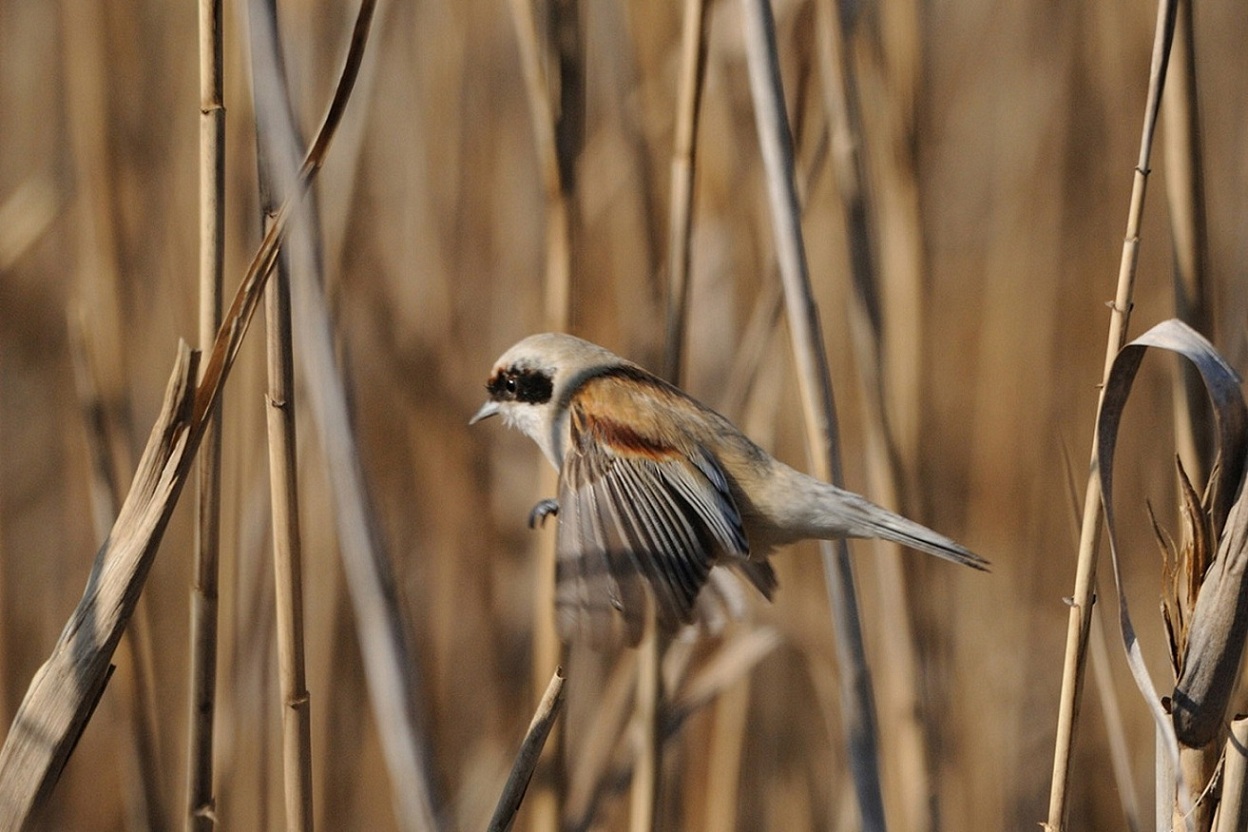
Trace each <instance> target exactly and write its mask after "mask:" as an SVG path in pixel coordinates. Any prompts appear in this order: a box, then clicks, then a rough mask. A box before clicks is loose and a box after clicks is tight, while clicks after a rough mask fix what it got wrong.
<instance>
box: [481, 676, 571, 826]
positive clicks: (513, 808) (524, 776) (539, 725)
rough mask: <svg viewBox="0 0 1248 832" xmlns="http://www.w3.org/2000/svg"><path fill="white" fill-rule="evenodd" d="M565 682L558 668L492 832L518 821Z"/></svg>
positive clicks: (535, 716)
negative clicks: (517, 818)
mask: <svg viewBox="0 0 1248 832" xmlns="http://www.w3.org/2000/svg"><path fill="white" fill-rule="evenodd" d="M563 680H564V676H563V668H562V667H557V668H555V672H554V674H553V675H552V676H551V677H550V683H549V684H548V685H547V686H546V692H545V693H544V694H542V700H541V702H539V703H538V706H537V711H536V713H534V714H533V721H532V722H530V723H529V730H528V732H527V733H526V734H525V736H524V742H523V743H521V745H520V751H519V753H518V754H516V761H515V763H514V764H513V765H512V769H511V774H510V775H509V776H508V778H507V783H506V785H505V786H504V787H503V794H502V796H501V797H500V798H499V800H498V806H497V807H496V808H495V809H494V816H493V817H492V818H491V819H490V825H489V827H487V828H488V829H489V832H507V830H509V829H511V826H512V824H513V823H514V822H515V820H516V812H518V811H519V810H520V803H521V801H523V800H524V793H525V791H526V790H527V789H528V787H529V781H530V780H532V779H533V771H534V769H536V768H537V763H538V760H539V759H540V758H541V756H542V747H543V746H545V745H546V738H547V737H548V736H550V729H551V728H553V727H554V724H555V718H556V717H558V716H559V709H560V707H561V706H562V705H563Z"/></svg>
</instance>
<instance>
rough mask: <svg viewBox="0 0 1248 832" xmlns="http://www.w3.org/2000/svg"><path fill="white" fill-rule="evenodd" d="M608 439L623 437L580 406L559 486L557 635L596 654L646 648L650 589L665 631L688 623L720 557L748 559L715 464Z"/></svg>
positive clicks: (647, 444)
mask: <svg viewBox="0 0 1248 832" xmlns="http://www.w3.org/2000/svg"><path fill="white" fill-rule="evenodd" d="M611 430H615V431H616V433H615V434H614V435H615V436H617V437H618V435H619V429H618V428H614V427H613V426H610V425H604V424H602V420H601V419H599V420H595V419H594V418H593V417H592V415H591V414H590V413H588V412H587V411H586V409H585V408H584V407H582V406H581V405H579V404H574V405H573V408H572V442H571V443H570V448H569V451H568V453H567V454H566V455H565V457H564V461H563V469H562V471H561V472H560V477H559V528H558V535H557V542H556V549H557V553H558V573H557V586H556V605H557V608H558V612H559V615H558V620H559V624H560V630H561V632H562V634H563V636H564V637H565V638H572V637H578V638H582V639H587V640H589V641H590V642H591V643H592V644H595V645H597V646H608V645H611V644H616V643H619V642H620V641H626V642H628V643H630V644H635V643H636V642H637V641H638V640H639V639H640V637H641V632H642V628H643V626H644V621H645V618H644V613H645V609H646V607H645V595H646V588H647V587H648V588H649V590H650V597H651V598H653V600H654V602H655V605H656V611H657V613H658V617H659V623H660V625H661V626H662V627H663V628H664V629H666V630H669V631H671V630H675V629H677V628H678V627H679V626H680V625H682V624H687V623H689V622H690V621H691V620H692V619H693V612H694V608H695V603H696V602H697V599H698V593H699V592H700V591H701V589H702V587H703V586H704V585H705V584H706V583H707V579H708V575H709V573H710V570H711V568H712V567H713V566H714V565H715V563H716V561H717V560H719V558H720V557H721V555H729V556H736V558H733V559H734V560H736V559H737V558H744V557H745V556H746V555H747V554H748V552H749V544H748V542H747V541H746V538H745V532H744V530H743V529H742V523H741V516H740V513H739V511H738V510H737V506H736V503H735V502H734V500H733V498H732V493H731V491H730V490H729V487H728V480H727V477H725V476H724V473H723V471H722V470H721V469H720V467H719V465H718V463H717V462H716V461H715V459H714V458H713V457H711V456H710V455H709V454H707V453H705V452H704V451H702V450H700V449H697V448H694V449H692V450H690V449H682V450H680V451H677V450H676V449H674V448H668V447H665V446H663V445H662V444H661V443H658V442H657V441H652V440H648V439H644V438H641V437H636V436H631V437H630V440H632V441H631V442H620V441H616V442H611V443H608V442H605V441H603V437H604V435H610V434H609V433H608V432H609V431H611ZM767 571H768V573H769V574H770V570H767ZM755 582H756V583H757V581H755Z"/></svg>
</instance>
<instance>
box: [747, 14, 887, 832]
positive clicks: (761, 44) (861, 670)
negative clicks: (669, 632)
mask: <svg viewBox="0 0 1248 832" xmlns="http://www.w3.org/2000/svg"><path fill="white" fill-rule="evenodd" d="M742 8H743V11H744V16H743V23H744V27H745V49H746V64H747V67H748V69H749V75H750V90H751V98H752V100H753V103H754V116H755V121H756V124H757V128H758V134H759V145H760V147H761V150H762V156H763V164H764V167H765V169H766V174H767V192H768V197H769V201H770V205H771V216H772V225H773V228H774V236H775V246H776V256H777V260H778V262H779V266H780V277H781V280H782V282H783V283H784V287H785V303H786V307H787V310H788V321H789V332H790V336H791V339H792V346H793V354H794V360H795V363H796V366H797V375H798V383H799V387H800V391H801V395H802V404H803V410H804V412H805V415H806V437H807V447H808V450H809V453H810V457H811V462H812V466H813V471H814V474H815V476H817V477H819V478H820V479H823V480H825V481H830V482H832V483H833V484H835V485H840V484H841V482H842V476H841V462H840V451H839V447H838V439H837V423H836V404H835V400H834V397H833V392H832V383H831V379H830V377H829V373H828V361H827V354H826V352H825V351H824V344H823V335H822V332H821V329H820V325H819V313H818V308H817V307H816V305H815V301H814V297H813V295H812V293H811V287H810V273H809V269H808V268H807V264H806V251H805V246H804V244H803V241H802V229H801V215H800V210H799V207H798V198H797V190H796V187H795V184H794V178H793V144H792V137H791V134H790V132H789V123H788V118H787V115H786V113H785V105H784V94H783V88H782V85H781V80H780V65H779V58H778V55H777V51H776V37H775V22H774V20H773V19H772V16H771V6H770V3H769V2H768V0H742ZM821 548H822V551H823V558H824V574H825V578H826V580H827V583H828V594H829V596H830V599H829V600H830V606H831V612H832V615H833V616H834V618H835V626H834V627H833V637H834V639H835V641H836V650H837V659H838V663H839V666H840V670H841V676H840V678H841V680H842V682H841V716H842V719H843V721H844V725H845V732H846V736H847V737H848V745H849V748H848V753H849V764H850V768H851V771H852V774H853V780H854V787H855V793H856V797H857V800H858V809H859V817H860V819H861V823H862V828H863V829H866V830H882V829H884V804H883V797H882V794H881V788H880V776H879V760H878V751H877V749H878V742H877V737H876V720H875V704H874V702H873V698H872V692H871V677H870V670H869V668H868V666H867V661H866V649H865V645H864V644H863V639H862V625H861V621H860V618H859V614H858V601H857V597H856V595H855V590H854V583H853V567H852V564H851V563H850V560H849V547H848V546H847V545H846V543H845V541H844V540H840V541H836V542H835V543H828V542H824V543H823V544H822V547H821Z"/></svg>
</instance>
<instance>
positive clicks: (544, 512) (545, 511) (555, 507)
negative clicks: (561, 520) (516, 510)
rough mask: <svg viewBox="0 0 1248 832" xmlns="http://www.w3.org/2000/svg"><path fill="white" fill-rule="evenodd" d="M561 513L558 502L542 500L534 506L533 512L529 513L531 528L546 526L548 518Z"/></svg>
mask: <svg viewBox="0 0 1248 832" xmlns="http://www.w3.org/2000/svg"><path fill="white" fill-rule="evenodd" d="M558 513H559V501H558V500H542V501H541V502H540V503H538V504H537V505H535V506H533V510H532V511H530V512H529V528H530V529H536V528H537V527H538V526H544V525H545V524H546V518H547V517H549V516H550V515H552V514H558Z"/></svg>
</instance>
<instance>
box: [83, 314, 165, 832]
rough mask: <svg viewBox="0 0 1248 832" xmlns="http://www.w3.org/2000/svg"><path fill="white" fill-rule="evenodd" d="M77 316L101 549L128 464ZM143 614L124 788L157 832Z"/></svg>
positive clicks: (130, 696) (134, 631)
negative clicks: (130, 761)
mask: <svg viewBox="0 0 1248 832" xmlns="http://www.w3.org/2000/svg"><path fill="white" fill-rule="evenodd" d="M79 312H80V314H77V315H71V316H70V320H69V326H68V332H69V351H70V356H71V359H72V363H73V367H74V386H75V388H76V389H77V393H78V402H79V406H80V409H81V411H82V421H83V427H84V428H85V434H86V440H87V447H88V449H89V453H88V456H89V458H90V460H91V488H90V492H91V508H92V511H91V514H92V520H93V525H94V530H95V536H96V539H97V540H99V541H100V545H103V542H104V541H105V540H106V539H107V538H108V532H109V529H110V528H112V525H113V523H114V522H115V521H116V519H117V512H118V509H119V508H120V506H121V502H122V499H123V497H124V495H123V494H122V493H121V488H122V486H121V483H120V482H118V480H117V474H116V472H117V471H122V470H129V469H130V468H131V465H130V463H129V461H128V460H127V462H125V463H124V464H116V463H115V459H117V458H123V457H126V456H128V451H127V448H126V446H124V445H123V444H121V443H115V442H113V441H112V440H111V439H110V437H112V436H114V435H116V434H114V432H113V427H114V426H112V425H110V421H111V417H110V413H109V408H108V407H107V405H106V404H105V401H104V398H103V396H102V395H101V393H100V389H101V387H100V383H99V379H98V373H97V370H96V366H95V361H94V360H93V354H92V352H91V349H90V347H89V346H88V344H89V341H88V338H87V324H86V316H85V314H82V313H81V310H79ZM146 613H147V608H146V606H145V605H144V604H143V599H142V598H141V597H140V598H139V601H138V603H137V604H136V606H135V609H134V613H133V616H132V617H131V620H130V624H129V626H128V627H126V630H125V635H124V644H125V647H126V650H127V652H128V654H129V659H130V660H129V662H124V661H123V662H121V663H120V666H121V668H122V676H121V679H122V681H123V683H124V689H125V690H126V696H125V697H124V701H125V703H126V704H125V707H127V709H128V715H129V717H130V721H131V725H130V730H131V736H130V739H131V741H132V742H133V744H134V747H133V753H134V763H135V766H134V768H135V770H134V771H133V772H129V773H130V774H131V776H132V778H133V782H130V783H127V784H126V785H127V787H128V789H130V790H131V798H130V799H131V800H132V801H133V802H134V803H135V804H137V805H136V806H135V807H134V808H135V809H137V810H139V811H141V813H142V823H143V825H144V827H145V828H147V829H151V830H156V832H159V830H164V829H168V828H169V823H168V819H167V818H166V817H165V805H164V800H163V797H162V783H163V782H164V777H163V775H162V771H161V766H160V761H159V754H158V752H157V745H158V743H157V738H156V737H157V734H156V724H157V720H156V713H155V710H154V708H153V707H152V691H153V690H154V685H153V683H152V673H151V666H152V653H151V644H150V641H149V638H148V634H149V632H150V624H149V623H148V618H147V614H146Z"/></svg>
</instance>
